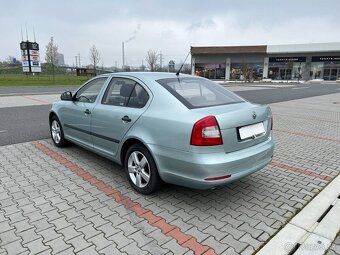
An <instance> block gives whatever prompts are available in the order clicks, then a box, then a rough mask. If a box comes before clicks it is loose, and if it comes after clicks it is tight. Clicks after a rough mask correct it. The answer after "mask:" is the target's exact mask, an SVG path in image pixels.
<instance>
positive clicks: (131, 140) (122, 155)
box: [120, 137, 152, 166]
mask: <svg viewBox="0 0 340 255" xmlns="http://www.w3.org/2000/svg"><path fill="white" fill-rule="evenodd" d="M133 144H141V145H143V146H144V147H145V148H147V149H148V150H149V148H148V147H147V146H146V145H145V144H144V143H143V142H142V141H141V140H139V139H137V138H135V137H131V138H128V139H126V140H125V141H124V143H123V145H122V146H121V149H120V163H121V165H122V166H124V164H125V162H124V161H125V155H126V152H127V150H128V149H129V148H130V147H131V146H132V145H133ZM149 152H150V150H149ZM150 153H151V152H150ZM151 154H152V153H151Z"/></svg>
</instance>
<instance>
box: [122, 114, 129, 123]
mask: <svg viewBox="0 0 340 255" xmlns="http://www.w3.org/2000/svg"><path fill="white" fill-rule="evenodd" d="M122 121H124V122H131V119H130V118H129V116H127V115H125V116H124V117H123V118H122Z"/></svg>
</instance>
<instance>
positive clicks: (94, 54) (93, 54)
mask: <svg viewBox="0 0 340 255" xmlns="http://www.w3.org/2000/svg"><path fill="white" fill-rule="evenodd" d="M90 61H91V64H92V65H93V69H94V73H95V75H97V66H98V63H99V61H100V53H99V52H98V50H97V48H96V46H95V45H93V46H92V48H91V49H90Z"/></svg>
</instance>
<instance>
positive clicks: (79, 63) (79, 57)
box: [78, 53, 81, 67]
mask: <svg viewBox="0 0 340 255" xmlns="http://www.w3.org/2000/svg"><path fill="white" fill-rule="evenodd" d="M78 61H79V67H81V65H80V53H78Z"/></svg>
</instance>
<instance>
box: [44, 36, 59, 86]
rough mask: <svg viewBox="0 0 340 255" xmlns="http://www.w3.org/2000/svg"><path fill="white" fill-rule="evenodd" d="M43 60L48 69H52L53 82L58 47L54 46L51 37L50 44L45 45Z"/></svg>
mask: <svg viewBox="0 0 340 255" xmlns="http://www.w3.org/2000/svg"><path fill="white" fill-rule="evenodd" d="M45 60H46V63H47V65H48V66H49V67H52V74H53V82H54V81H55V76H54V72H55V71H54V69H55V66H56V65H57V64H58V46H57V45H55V44H54V41H53V36H52V37H51V40H50V42H49V43H48V44H47V45H46V54H45Z"/></svg>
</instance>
